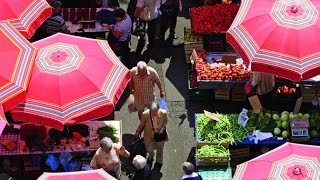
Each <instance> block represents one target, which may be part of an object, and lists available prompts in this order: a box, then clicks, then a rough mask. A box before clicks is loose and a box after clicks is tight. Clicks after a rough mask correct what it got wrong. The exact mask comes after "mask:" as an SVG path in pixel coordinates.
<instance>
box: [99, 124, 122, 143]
mask: <svg viewBox="0 0 320 180" xmlns="http://www.w3.org/2000/svg"><path fill="white" fill-rule="evenodd" d="M117 131H118V130H117V128H115V127H114V126H112V125H108V126H106V127H102V128H99V129H98V134H99V139H102V138H104V137H108V138H110V139H111V140H112V142H114V143H116V142H118V141H119V139H118V138H117V137H116V136H115V135H116V134H117Z"/></svg>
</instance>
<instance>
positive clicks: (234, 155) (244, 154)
mask: <svg viewBox="0 0 320 180" xmlns="http://www.w3.org/2000/svg"><path fill="white" fill-rule="evenodd" d="M230 157H231V159H240V158H248V157H250V148H249V147H243V148H237V149H232V150H230Z"/></svg>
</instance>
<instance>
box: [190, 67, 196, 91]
mask: <svg viewBox="0 0 320 180" xmlns="http://www.w3.org/2000/svg"><path fill="white" fill-rule="evenodd" d="M189 82H190V87H189V88H190V89H194V88H197V87H198V81H197V73H196V72H195V71H190V72H189Z"/></svg>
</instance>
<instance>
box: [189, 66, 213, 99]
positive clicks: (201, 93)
mask: <svg viewBox="0 0 320 180" xmlns="http://www.w3.org/2000/svg"><path fill="white" fill-rule="evenodd" d="M191 73H196V72H195V71H192V70H189V71H188V89H189V91H188V94H189V100H190V101H206V102H208V101H212V100H213V91H212V89H199V88H191V87H190V74H191Z"/></svg>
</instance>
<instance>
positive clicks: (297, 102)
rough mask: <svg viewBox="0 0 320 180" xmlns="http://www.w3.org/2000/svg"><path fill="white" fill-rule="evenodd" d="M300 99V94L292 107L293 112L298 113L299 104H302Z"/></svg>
mask: <svg viewBox="0 0 320 180" xmlns="http://www.w3.org/2000/svg"><path fill="white" fill-rule="evenodd" d="M302 99H303V97H302V96H301V97H300V98H298V99H297V101H296V105H295V106H294V109H293V114H298V113H299V111H300V108H301V104H302Z"/></svg>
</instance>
